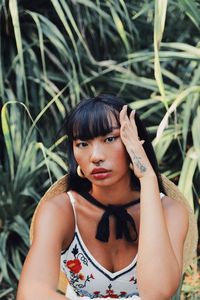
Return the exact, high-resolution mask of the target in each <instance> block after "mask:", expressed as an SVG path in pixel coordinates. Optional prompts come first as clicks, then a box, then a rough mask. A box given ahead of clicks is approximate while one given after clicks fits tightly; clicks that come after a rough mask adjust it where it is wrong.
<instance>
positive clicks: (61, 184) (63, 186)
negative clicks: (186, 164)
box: [30, 175, 198, 292]
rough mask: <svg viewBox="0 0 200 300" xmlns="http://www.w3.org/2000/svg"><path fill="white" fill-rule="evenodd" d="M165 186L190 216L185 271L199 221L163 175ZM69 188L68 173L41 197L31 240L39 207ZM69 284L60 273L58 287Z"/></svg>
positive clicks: (190, 258)
mask: <svg viewBox="0 0 200 300" xmlns="http://www.w3.org/2000/svg"><path fill="white" fill-rule="evenodd" d="M161 178H162V182H163V186H164V188H165V191H166V195H167V196H168V197H170V198H172V199H174V200H175V201H178V202H179V203H181V204H182V205H184V207H185V208H186V209H187V211H188V216H189V228H188V232H187V236H186V239H185V243H184V251H183V272H185V270H186V269H187V267H188V266H189V265H190V264H191V262H192V260H193V258H194V257H196V250H197V240H198V231H197V221H196V218H195V215H194V212H193V210H192V208H191V207H190V205H189V203H188V202H187V200H186V198H185V197H184V195H183V194H182V193H181V192H180V190H179V189H178V187H177V186H176V185H175V184H174V183H173V182H171V181H170V180H169V179H168V178H167V177H166V176H163V175H161ZM67 190H68V186H67V175H64V176H63V177H61V178H60V179H59V180H58V181H56V182H55V183H54V184H53V185H52V186H51V187H50V188H49V189H48V190H47V192H46V193H45V194H44V196H43V197H42V198H41V200H40V202H39V203H38V205H37V207H36V209H35V212H34V214H33V218H32V222H31V227H30V240H31V241H32V239H33V234H34V221H35V217H36V214H37V210H38V207H39V205H40V204H41V203H43V202H44V201H48V200H50V199H51V198H53V197H54V196H57V195H59V194H61V193H63V192H66V191H67ZM66 285H67V279H66V277H65V275H64V273H63V272H61V274H60V279H59V286H58V289H59V290H60V291H62V292H65V290H66Z"/></svg>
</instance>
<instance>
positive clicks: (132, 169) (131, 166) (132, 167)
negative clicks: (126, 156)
mask: <svg viewBox="0 0 200 300" xmlns="http://www.w3.org/2000/svg"><path fill="white" fill-rule="evenodd" d="M129 168H130V169H131V171H133V172H134V166H133V164H132V163H130V164H129Z"/></svg>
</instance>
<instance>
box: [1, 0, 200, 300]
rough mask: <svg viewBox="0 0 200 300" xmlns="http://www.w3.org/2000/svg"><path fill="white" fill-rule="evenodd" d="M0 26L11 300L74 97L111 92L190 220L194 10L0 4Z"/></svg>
mask: <svg viewBox="0 0 200 300" xmlns="http://www.w3.org/2000/svg"><path fill="white" fill-rule="evenodd" d="M165 17H166V19H165ZM0 18H1V27H0V55H1V58H0V110H1V127H0V133H1V134H0V299H14V297H15V296H14V295H15V291H16V284H17V281H18V279H19V275H20V271H21V268H22V263H23V260H24V257H25V255H26V253H27V249H28V246H29V224H30V220H31V216H32V213H33V210H34V208H35V206H36V204H37V203H38V201H39V199H40V197H41V195H42V194H43V193H44V191H45V190H46V189H47V188H48V187H49V186H50V185H51V183H52V182H53V181H55V180H56V179H57V178H59V177H60V176H61V175H62V174H64V173H66V171H67V159H66V153H65V147H64V141H65V139H66V137H65V136H63V135H62V134H58V132H59V130H60V129H61V128H62V126H63V120H64V116H65V113H66V112H68V111H70V108H71V107H73V106H74V105H76V104H77V103H78V102H79V101H80V99H82V98H84V97H88V96H92V95H95V94H98V93H101V92H107V93H112V94H116V95H119V96H121V97H123V98H124V99H125V100H126V102H127V103H129V104H130V105H131V107H133V108H135V109H137V111H138V113H139V114H140V116H141V117H142V119H143V120H144V122H145V124H146V126H147V127H148V130H149V132H150V134H151V137H152V141H153V145H154V148H155V151H156V154H157V158H158V161H159V164H160V171H161V172H162V173H165V174H166V175H167V176H168V177H169V178H170V179H171V180H173V181H174V182H175V183H176V184H178V186H179V188H180V189H181V190H182V192H183V193H184V194H185V196H186V198H187V199H188V201H189V203H190V204H191V206H192V207H193V208H194V210H195V213H196V215H197V217H198V213H199V198H200V197H199V195H200V186H199V179H200V172H199V170H200V97H199V96H200V65H199V61H200V43H199V36H200V4H199V1H194V0H190V1H187V0H179V1H172V0H169V1H165V0H156V1H148V0H142V1H125V0H93V1H92V0H67V1H64V0H35V1H29V0H23V1H22V0H18V1H17V0H0ZM188 272H189V275H194V274H193V273H194V270H193V269H190V270H189V271H188ZM199 288H200V286H199V284H197V285H196V283H194V285H193V286H192V287H191V286H190V285H188V284H187V283H185V284H183V287H182V295H184V297H185V298H187V297H189V299H197V298H196V297H198V295H197V292H198V289H199ZM176 297H177V298H176V299H180V294H179V293H178V294H177V296H176Z"/></svg>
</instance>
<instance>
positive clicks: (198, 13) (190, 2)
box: [179, 0, 200, 29]
mask: <svg viewBox="0 0 200 300" xmlns="http://www.w3.org/2000/svg"><path fill="white" fill-rule="evenodd" d="M196 2H197V1H194V0H179V4H180V5H181V6H182V8H183V9H184V10H185V12H186V14H187V15H188V17H189V18H190V19H191V20H192V22H193V23H194V24H195V26H196V27H197V28H198V29H200V10H199V8H198V6H197V3H196Z"/></svg>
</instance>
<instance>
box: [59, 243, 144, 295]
mask: <svg viewBox="0 0 200 300" xmlns="http://www.w3.org/2000/svg"><path fill="white" fill-rule="evenodd" d="M71 253H72V254H73V257H74V259H71V260H64V264H65V266H66V267H67V268H68V270H69V273H70V278H68V280H69V283H70V285H71V286H72V287H73V289H74V291H75V293H76V294H77V295H78V296H80V297H84V296H87V297H89V298H90V299H98V298H113V299H120V298H123V299H128V298H130V297H132V296H134V295H136V296H138V293H136V292H131V293H127V292H125V291H120V292H118V293H116V291H115V290H114V289H113V287H112V284H111V283H109V285H108V287H107V289H106V290H105V293H103V291H101V292H100V291H98V290H95V291H93V292H92V293H91V292H88V291H87V290H86V289H85V287H86V286H87V284H88V283H89V282H91V281H92V280H94V279H95V276H94V275H93V274H83V270H85V268H84V269H83V265H84V266H88V258H87V257H86V256H85V255H84V254H83V253H82V252H81V251H80V250H79V248H78V246H77V244H75V246H74V248H73V249H72V251H71ZM129 282H131V283H132V284H134V285H135V284H136V283H137V279H136V278H135V277H134V276H131V278H130V280H129Z"/></svg>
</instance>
